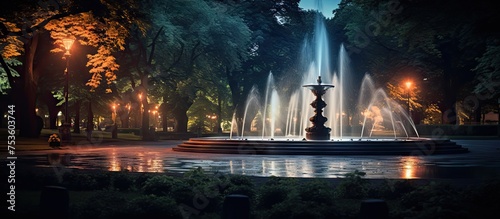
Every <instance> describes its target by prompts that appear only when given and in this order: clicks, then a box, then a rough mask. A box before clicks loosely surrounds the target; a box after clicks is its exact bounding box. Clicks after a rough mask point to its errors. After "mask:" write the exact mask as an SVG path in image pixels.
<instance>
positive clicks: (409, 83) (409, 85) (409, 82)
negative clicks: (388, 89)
mask: <svg viewBox="0 0 500 219" xmlns="http://www.w3.org/2000/svg"><path fill="white" fill-rule="evenodd" d="M405 84H406V88H408V89H410V87H411V81H407V82H406V83H405Z"/></svg>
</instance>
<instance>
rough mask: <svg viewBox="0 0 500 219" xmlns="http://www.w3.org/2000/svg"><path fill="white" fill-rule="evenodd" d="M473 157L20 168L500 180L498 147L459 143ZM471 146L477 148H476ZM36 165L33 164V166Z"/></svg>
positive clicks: (108, 150) (156, 160) (59, 157)
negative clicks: (201, 171) (353, 173)
mask: <svg viewBox="0 0 500 219" xmlns="http://www.w3.org/2000/svg"><path fill="white" fill-rule="evenodd" d="M459 143H460V144H462V145H464V146H466V147H468V148H469V149H470V150H471V152H470V153H467V154H457V155H433V156H284V155H281V156H279V155H273V156H265V155H238V154H233V155H227V154H197V153H183V152H174V151H172V149H171V146H173V145H171V146H167V147H165V146H128V147H118V146H116V147H102V148H86V149H84V150H76V151H75V150H48V151H34V152H25V153H24V154H23V155H22V156H20V158H21V159H20V161H19V162H25V163H26V164H32V165H33V167H34V168H47V167H53V166H55V165H57V166H64V167H66V168H70V169H100V170H109V171H122V170H128V171H131V172H165V173H184V172H187V171H189V170H191V169H193V168H197V167H201V168H203V169H204V170H205V171H207V172H220V173H227V174H240V175H250V176H280V177H318V178H338V177H343V176H344V174H346V173H349V172H353V171H354V170H360V171H363V172H366V178H373V179H375V178H378V179H382V178H394V179H395V178H399V179H419V178H478V177H491V176H500V160H499V159H496V157H498V155H500V149H498V148H497V146H496V143H495V142H494V141H491V142H489V143H488V142H486V143H484V142H482V143H483V144H482V145H481V144H480V143H477V142H473V141H470V142H469V145H468V144H467V143H468V141H463V142H459ZM472 143H473V144H472ZM33 161H34V162H33Z"/></svg>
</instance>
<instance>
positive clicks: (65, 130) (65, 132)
mask: <svg viewBox="0 0 500 219" xmlns="http://www.w3.org/2000/svg"><path fill="white" fill-rule="evenodd" d="M62 41H63V45H64V49H66V53H64V58H65V59H66V69H65V70H64V75H65V77H66V78H65V79H66V83H65V85H64V101H65V102H66V104H65V109H64V124H63V125H62V135H61V137H62V140H63V141H66V142H67V141H70V140H71V131H70V129H71V120H70V117H69V111H68V105H69V103H68V101H69V98H68V97H69V71H68V67H69V57H70V56H71V53H70V52H69V50H70V49H71V46H73V43H74V42H75V40H74V39H70V38H66V39H63V40H62Z"/></svg>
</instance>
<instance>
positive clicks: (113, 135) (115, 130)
mask: <svg viewBox="0 0 500 219" xmlns="http://www.w3.org/2000/svg"><path fill="white" fill-rule="evenodd" d="M116 116H117V115H116V104H113V113H112V114H111V119H112V120H113V130H112V131H111V138H113V139H116V138H118V125H117V124H116Z"/></svg>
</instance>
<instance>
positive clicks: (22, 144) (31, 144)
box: [0, 129, 141, 151]
mask: <svg viewBox="0 0 500 219" xmlns="http://www.w3.org/2000/svg"><path fill="white" fill-rule="evenodd" d="M54 133H56V134H58V131H57V130H53V129H42V132H41V134H40V136H39V137H38V138H25V137H19V131H18V130H16V139H15V148H16V151H33V150H50V149H52V148H51V147H50V146H49V144H48V142H47V140H48V139H49V136H50V135H52V134H54ZM92 135H93V137H94V139H96V141H99V142H100V143H110V142H113V143H117V142H131V141H140V140H141V136H137V135H134V134H132V133H118V138H117V139H113V138H112V136H111V132H104V131H94V132H93V134H92ZM7 136H8V132H7V129H0V139H5V140H7ZM80 143H90V142H88V140H87V136H86V133H85V132H84V131H82V132H81V133H71V142H70V143H69V144H70V145H76V144H80Z"/></svg>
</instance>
